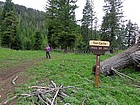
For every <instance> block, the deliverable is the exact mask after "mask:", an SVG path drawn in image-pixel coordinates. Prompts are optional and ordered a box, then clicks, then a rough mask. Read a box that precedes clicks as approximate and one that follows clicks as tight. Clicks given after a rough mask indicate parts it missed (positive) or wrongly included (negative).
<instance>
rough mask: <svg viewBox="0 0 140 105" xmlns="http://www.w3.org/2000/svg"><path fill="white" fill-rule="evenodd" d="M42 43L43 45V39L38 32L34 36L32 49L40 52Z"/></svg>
mask: <svg viewBox="0 0 140 105" xmlns="http://www.w3.org/2000/svg"><path fill="white" fill-rule="evenodd" d="M42 43H43V38H42V35H41V33H40V32H36V34H35V44H34V49H35V50H41V49H42Z"/></svg>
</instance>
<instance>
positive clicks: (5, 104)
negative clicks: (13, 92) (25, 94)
mask: <svg viewBox="0 0 140 105" xmlns="http://www.w3.org/2000/svg"><path fill="white" fill-rule="evenodd" d="M15 98H17V96H13V97H12V98H10V99H8V100H6V101H5V102H4V103H3V104H4V105H7V103H8V102H9V101H12V100H14V99H15Z"/></svg>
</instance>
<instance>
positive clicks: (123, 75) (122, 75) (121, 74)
mask: <svg viewBox="0 0 140 105" xmlns="http://www.w3.org/2000/svg"><path fill="white" fill-rule="evenodd" d="M111 70H112V71H114V73H116V74H118V75H119V76H121V77H127V78H129V79H131V80H134V81H137V82H139V83H140V81H138V80H137V79H135V78H132V77H130V76H128V75H126V74H123V73H120V72H118V71H117V70H115V69H114V68H113V67H112V68H111Z"/></svg>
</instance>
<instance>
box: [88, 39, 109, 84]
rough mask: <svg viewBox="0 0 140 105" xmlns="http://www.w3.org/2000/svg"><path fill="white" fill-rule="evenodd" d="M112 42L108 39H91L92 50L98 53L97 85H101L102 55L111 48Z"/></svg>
mask: <svg viewBox="0 0 140 105" xmlns="http://www.w3.org/2000/svg"><path fill="white" fill-rule="evenodd" d="M109 45H110V43H109V42H108V41H96V40H90V41H89V46H90V49H91V51H92V52H93V53H94V54H95V55H96V71H95V85H96V87H99V75H100V55H103V54H105V52H106V51H107V50H108V49H109Z"/></svg>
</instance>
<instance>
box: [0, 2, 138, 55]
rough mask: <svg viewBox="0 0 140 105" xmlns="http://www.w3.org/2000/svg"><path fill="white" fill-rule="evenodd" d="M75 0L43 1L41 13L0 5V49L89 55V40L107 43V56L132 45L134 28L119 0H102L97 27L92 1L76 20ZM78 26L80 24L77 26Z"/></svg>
mask: <svg viewBox="0 0 140 105" xmlns="http://www.w3.org/2000/svg"><path fill="white" fill-rule="evenodd" d="M76 2H77V0H47V1H46V6H45V7H44V8H45V12H43V11H39V10H35V9H32V8H26V7H25V6H22V5H18V4H14V3H13V2H12V0H6V2H5V3H4V2H1V1H0V19H1V21H0V46H1V47H6V48H11V49H15V50H43V49H44V48H45V46H46V44H49V45H50V46H51V48H52V49H60V50H63V51H78V52H82V53H83V52H89V46H88V45H89V40H92V39H93V40H106V41H110V43H111V47H110V52H112V53H113V52H114V51H117V50H124V49H126V48H128V47H129V46H131V45H133V44H134V38H135V35H136V34H135V31H137V30H138V25H137V24H136V23H132V22H131V20H129V19H128V20H126V19H125V18H124V15H123V6H122V4H123V2H122V1H121V0H105V1H104V6H103V11H104V13H105V15H104V16H103V20H102V23H101V25H100V26H98V17H97V16H96V11H95V10H94V2H93V0H86V4H85V6H84V8H83V13H82V14H83V17H82V19H81V20H76V15H78V14H75V10H76V9H77V8H78V6H77V5H76ZM79 23H80V24H79Z"/></svg>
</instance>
